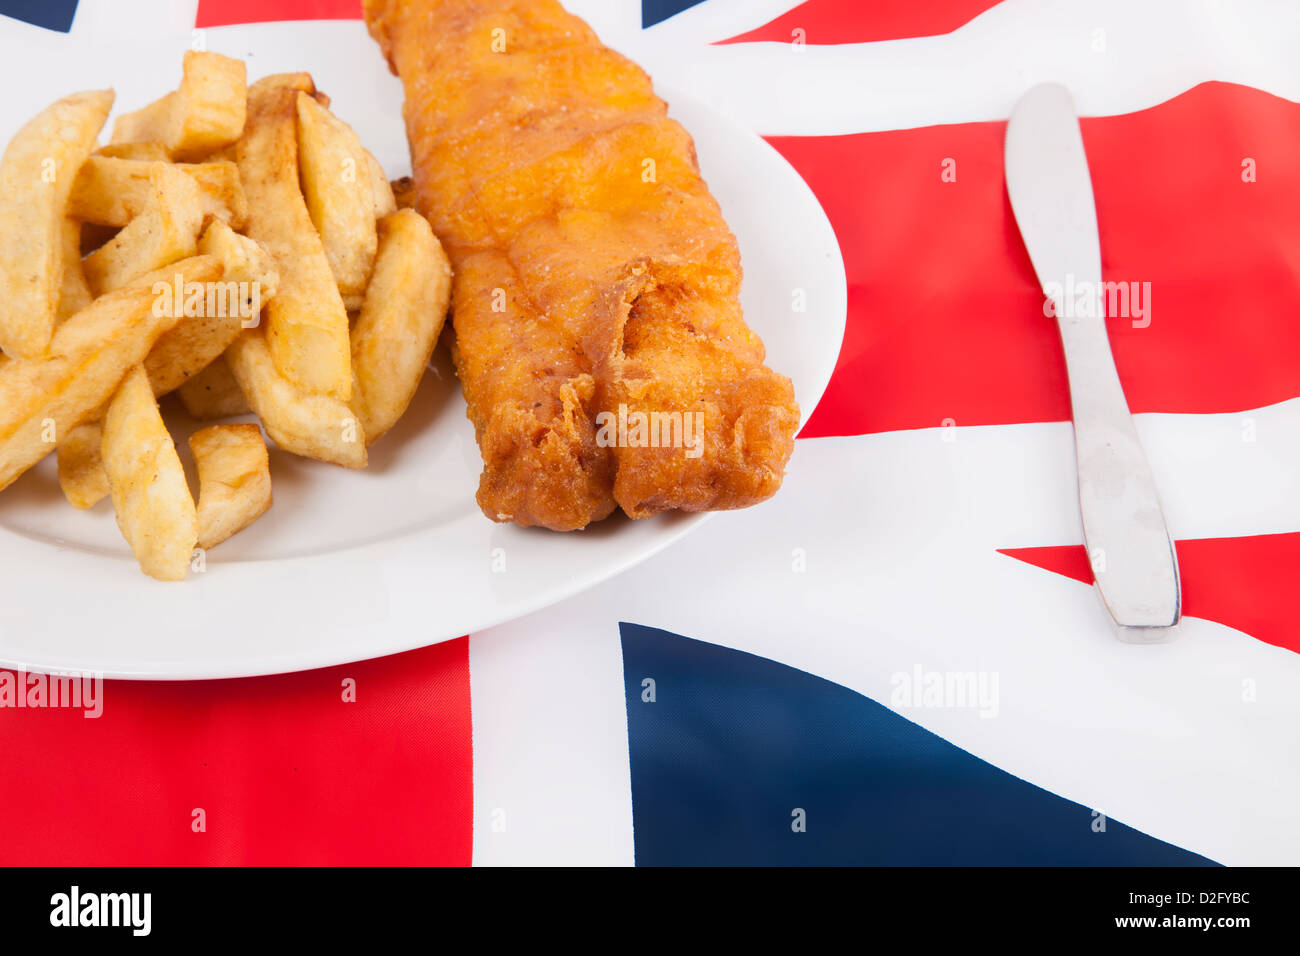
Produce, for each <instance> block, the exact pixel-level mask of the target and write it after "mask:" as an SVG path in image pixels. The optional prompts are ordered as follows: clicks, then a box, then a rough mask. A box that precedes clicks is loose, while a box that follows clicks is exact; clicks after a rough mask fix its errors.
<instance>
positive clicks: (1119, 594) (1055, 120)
mask: <svg viewBox="0 0 1300 956" xmlns="http://www.w3.org/2000/svg"><path fill="white" fill-rule="evenodd" d="M1006 176H1007V192H1008V193H1009V194H1010V196H1011V208H1012V210H1013V211H1014V212H1015V216H1016V223H1017V225H1019V227H1020V235H1021V236H1023V237H1024V240H1025V246H1026V247H1027V248H1028V250H1029V258H1030V260H1031V261H1032V262H1033V264H1034V271H1035V272H1036V273H1037V275H1038V281H1039V282H1040V283H1041V284H1042V286H1043V291H1044V294H1045V295H1047V296H1048V298H1049V299H1050V300H1051V301H1052V303H1053V305H1054V306H1055V309H1056V317H1057V324H1058V325H1059V326H1060V331H1061V343H1062V345H1064V347H1065V366H1066V371H1067V372H1068V374H1069V377H1070V405H1071V406H1072V408H1073V417H1074V449H1075V458H1076V464H1077V467H1078V474H1079V510H1080V512H1081V513H1082V516H1083V539H1084V543H1085V545H1086V546H1087V549H1088V555H1089V558H1090V559H1091V563H1092V568H1093V574H1094V576H1095V577H1096V580H1097V591H1098V592H1099V593H1100V595H1101V599H1102V601H1103V602H1104V603H1105V605H1106V609H1107V610H1108V611H1109V612H1110V616H1111V617H1112V618H1113V619H1114V621H1115V624H1116V625H1117V626H1118V628H1119V636H1120V638H1121V639H1123V640H1128V641H1135V642H1151V641H1162V640H1167V639H1168V638H1169V637H1170V636H1172V634H1173V628H1174V627H1175V626H1176V625H1177V624H1178V622H1179V620H1180V618H1181V616H1182V596H1181V587H1180V584H1179V578H1178V558H1177V555H1176V553H1175V552H1174V546H1173V542H1172V540H1171V539H1170V537H1169V529H1168V528H1167V527H1166V525H1165V516H1164V512H1163V511H1161V509H1160V499H1159V497H1158V496H1157V494H1156V483H1155V479H1154V478H1153V477H1152V475H1151V466H1150V465H1149V464H1148V463H1147V459H1146V455H1145V454H1143V452H1142V445H1141V444H1140V443H1139V441H1138V436H1137V430H1136V429H1135V428H1134V427H1133V416H1132V415H1130V414H1129V410H1128V402H1127V401H1126V400H1125V399H1124V390H1123V388H1122V387H1121V385H1120V381H1119V374H1118V373H1117V372H1116V371H1115V359H1114V356H1112V355H1111V351H1110V339H1109V338H1108V336H1107V334H1106V320H1105V316H1104V307H1105V296H1104V295H1103V294H1102V288H1103V287H1102V284H1101V281H1102V276H1101V242H1100V239H1099V238H1098V235H1097V210H1096V206H1095V204H1094V202H1093V196H1092V179H1091V177H1090V176H1089V174H1088V158H1087V156H1086V154H1085V153H1084V149H1083V136H1082V134H1081V133H1080V131H1079V117H1078V115H1077V114H1076V113H1075V110H1074V102H1073V100H1072V99H1071V98H1070V91H1069V90H1067V89H1066V88H1065V87H1063V86H1059V85H1057V84H1055V83H1045V84H1042V85H1040V86H1035V87H1034V88H1033V89H1031V90H1030V91H1029V92H1028V93H1026V94H1025V95H1024V96H1023V97H1021V99H1020V102H1018V103H1017V104H1016V108H1015V109H1014V110H1013V111H1012V113H1011V120H1010V122H1009V123H1008V124H1007V141H1006ZM1085 283H1090V285H1085ZM1081 289H1082V290H1088V289H1091V290H1096V292H1095V295H1093V294H1091V293H1088V292H1085V293H1081V294H1078V295H1069V294H1067V293H1068V292H1070V291H1072V290H1073V291H1077V290H1081Z"/></svg>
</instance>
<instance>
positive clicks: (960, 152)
mask: <svg viewBox="0 0 1300 956" xmlns="http://www.w3.org/2000/svg"><path fill="white" fill-rule="evenodd" d="M1005 130H1006V124H1005V123H1004V122H990V123H970V124H964V125H954V126H937V127H926V128H922V129H912V130H900V131H893V132H883V133H863V134H855V135H848V136H825V137H787V136H780V137H772V138H771V142H772V144H773V145H774V146H775V147H776V148H777V149H778V150H780V151H781V152H782V153H783V154H784V155H785V156H786V158H787V159H789V160H790V162H791V163H792V164H794V166H795V167H796V168H797V169H798V170H799V171H800V173H802V174H803V176H804V178H805V179H806V180H807V181H808V183H809V184H810V185H811V186H812V188H813V190H814V191H815V192H816V193H817V196H818V198H819V199H820V200H821V203H822V206H823V207H824V208H825V209H826V212H827V215H828V216H829V217H830V220H831V223H832V225H833V226H834V227H835V231H836V234H837V236H838V237H839V241H840V245H841V247H842V249H843V252H844V261H845V268H846V270H847V273H848V282H849V317H848V329H847V331H846V334H845V337H844V344H843V346H842V348H841V351H840V357H839V362H838V366H837V368H836V372H835V375H834V377H833V378H832V380H831V383H830V386H829V388H828V389H827V391H826V395H825V397H824V398H823V399H822V402H821V404H820V405H819V406H818V408H817V409H816V411H815V412H814V414H813V416H812V418H811V420H810V421H809V423H808V426H807V428H806V429H805V430H804V432H803V434H804V435H805V436H823V435H858V434H867V433H872V432H882V431H891V430H896V429H906V428H927V427H932V426H937V425H939V424H941V423H943V422H944V420H945V419H951V420H952V421H954V422H955V423H956V424H958V425H989V424H1008V423H1013V422H1041V421H1063V420H1067V419H1068V418H1069V408H1070V406H1069V397H1068V392H1067V389H1066V378H1065V364H1064V360H1063V358H1062V356H1061V347H1060V342H1059V339H1058V337H1057V332H1056V326H1055V323H1054V321H1053V320H1051V319H1048V318H1046V317H1044V315H1043V311H1042V296H1041V294H1040V292H1039V287H1038V282H1037V280H1036V279H1035V277H1034V273H1033V269H1032V267H1031V266H1030V263H1029V257H1028V254H1027V253H1026V252H1025V248H1024V244H1023V242H1022V241H1021V239H1020V234H1019V232H1018V230H1017V228H1016V224H1015V220H1014V218H1013V217H1012V214H1011V206H1010V202H1009V201H1008V199H1007V193H1006V186H1005V184H1004V182H1003V162H1002V144H1003V136H1004V133H1005ZM1083 136H1084V141H1085V144H1086V146H1087V150H1088V161H1089V163H1090V165H1091V169H1092V178H1093V184H1094V191H1095V193H1096V199H1097V218H1098V224H1099V227H1100V231H1101V246H1102V267H1103V272H1104V276H1105V278H1106V279H1107V280H1108V281H1116V282H1126V283H1128V282H1136V283H1143V282H1150V283H1151V286H1150V291H1151V302H1150V306H1151V308H1150V314H1149V318H1150V325H1149V327H1146V328H1134V327H1133V322H1134V320H1133V319H1129V318H1117V319H1112V320H1111V321H1110V323H1109V326H1110V332H1111V342H1112V346H1113V348H1114V352H1115V361H1116V364H1117V365H1118V367H1119V372H1120V377H1121V379H1122V380H1123V382H1124V387H1125V391H1126V392H1127V394H1128V398H1129V404H1130V406H1131V407H1132V409H1133V410H1134V411H1135V412H1182V413H1210V412H1234V411H1241V410H1244V409H1249V408H1258V407H1262V406H1264V405H1270V404H1273V403H1275V402H1279V401H1283V400H1286V399H1289V398H1294V397H1296V396H1298V395H1300V358H1297V357H1298V356H1300V321H1298V320H1297V317H1298V316H1300V189H1296V188H1295V183H1294V181H1293V180H1294V177H1293V176H1292V175H1291V170H1292V169H1293V168H1294V161H1295V157H1296V156H1297V155H1300V105H1297V104H1295V103H1292V102H1290V101H1288V100H1284V99H1280V98H1278V97H1275V96H1272V95H1270V94H1268V93H1264V92H1261V91H1260V90H1256V89H1252V88H1249V87H1243V86H1236V85H1233V84H1227V83H1205V84H1202V85H1201V86H1198V87H1196V88H1195V89H1193V90H1190V91H1188V92H1187V93H1184V94H1183V95H1181V96H1179V97H1177V98H1175V99H1173V100H1170V101H1168V102H1167V103H1163V104H1161V105H1159V106H1156V107H1153V108H1151V109H1148V110H1143V111H1141V112H1137V113H1129V114H1125V115H1122V116H1111V117H1099V118H1093V119H1085V120H1083ZM949 160H951V161H952V164H955V165H952V164H950V165H949V168H951V169H953V170H954V171H955V173H956V181H955V182H945V181H944V180H943V178H942V173H943V171H944V168H945V166H944V164H945V161H949ZM1247 162H1248V163H1249V164H1252V168H1253V169H1254V170H1255V175H1256V178H1257V181H1255V182H1246V181H1244V180H1243V174H1244V168H1243V163H1247ZM1139 288H1140V286H1139ZM1139 321H1141V320H1139Z"/></svg>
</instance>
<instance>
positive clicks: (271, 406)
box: [226, 329, 366, 468]
mask: <svg viewBox="0 0 1300 956" xmlns="http://www.w3.org/2000/svg"><path fill="white" fill-rule="evenodd" d="M226 361H227V362H228V363H229V364H230V370H231V371H232V372H233V373H234V374H235V380H236V381H237V382H239V387H240V389H241V390H242V391H243V393H244V397H245V398H246V399H247V400H248V404H249V405H251V406H252V408H253V411H254V412H256V413H257V417H258V418H260V419H261V420H262V426H263V427H264V428H265V429H266V433H267V434H268V435H269V436H271V440H272V441H273V442H275V443H276V445H277V446H279V447H280V448H283V449H284V450H285V451H287V452H291V453H293V454H295V455H302V456H303V457H305V458H315V459H316V460H317V461H326V462H330V463H331V464H335V465H342V466H343V467H345V468H364V467H366V439H365V432H364V431H363V430H362V428H361V423H360V421H358V419H357V416H356V414H355V413H354V412H353V411H352V409H351V408H350V407H348V405H347V403H345V402H341V401H339V400H338V399H336V398H331V397H330V396H329V395H321V394H313V393H311V392H304V391H302V390H301V389H300V388H298V387H297V386H296V385H294V384H293V383H292V382H290V381H289V380H288V379H287V378H285V377H284V376H283V375H281V374H280V372H279V371H278V370H277V369H276V367H275V362H274V361H273V360H272V359H271V351H270V348H269V347H268V346H267V344H266V339H265V338H264V337H263V333H262V330H261V329H249V330H247V331H245V332H243V333H242V334H241V335H240V336H239V337H238V338H237V339H235V341H234V343H233V344H232V345H231V346H230V348H229V350H228V351H227V352H226Z"/></svg>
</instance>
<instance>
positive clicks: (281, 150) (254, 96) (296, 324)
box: [237, 73, 352, 402]
mask: <svg viewBox="0 0 1300 956" xmlns="http://www.w3.org/2000/svg"><path fill="white" fill-rule="evenodd" d="M312 89H313V88H312V85H311V77H310V76H307V74H305V73H303V74H279V75H275V76H268V77H266V78H264V79H261V80H258V81H257V82H256V83H254V84H253V85H252V87H250V88H249V91H248V124H247V128H246V129H245V130H244V136H243V138H242V139H241V140H240V141H239V145H238V148H237V155H238V158H239V174H240V178H241V179H242V180H243V183H244V192H245V194H246V196H247V198H248V225H247V228H246V232H247V234H248V235H249V236H251V237H252V238H253V239H256V240H257V241H258V242H260V243H262V245H264V246H265V247H266V248H267V249H268V250H269V251H270V253H271V255H272V257H273V258H274V260H275V265H276V268H277V269H278V270H279V273H280V287H279V290H278V291H277V293H276V296H275V298H274V299H272V300H271V301H270V302H269V303H268V304H267V306H266V309H265V315H264V319H265V326H266V346H267V348H269V349H270V352H271V357H272V359H273V360H274V362H275V367H276V369H278V370H279V372H280V373H281V374H282V375H283V376H284V377H285V378H286V379H288V380H289V381H290V382H291V383H292V384H293V385H295V386H296V387H297V388H298V389H300V390H302V391H304V392H316V393H320V394H323V395H328V396H330V397H331V398H334V399H337V400H338V401H341V402H347V401H349V400H350V399H351V397H352V368H351V358H350V355H349V352H348V316H347V312H346V311H345V309H344V307H343V299H342V298H341V297H340V296H339V290H338V286H337V284H336V283H335V281H334V275H333V273H332V272H331V271H330V265H329V260H328V259H326V257H325V250H324V247H323V246H322V245H321V240H320V236H319V235H318V234H317V232H316V229H315V227H314V226H313V225H312V221H311V216H310V215H309V214H308V212H307V204H306V202H305V201H304V200H303V195H302V190H301V188H300V187H299V185H298V135H297V122H296V119H295V117H296V115H297V102H298V93H299V92H300V91H303V92H308V93H310V92H312Z"/></svg>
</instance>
